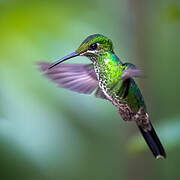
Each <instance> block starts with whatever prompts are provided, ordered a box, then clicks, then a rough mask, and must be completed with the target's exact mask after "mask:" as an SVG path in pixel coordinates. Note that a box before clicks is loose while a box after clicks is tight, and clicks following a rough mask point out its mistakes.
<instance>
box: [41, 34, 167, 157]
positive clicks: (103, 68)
mask: <svg viewBox="0 0 180 180" xmlns="http://www.w3.org/2000/svg"><path fill="white" fill-rule="evenodd" d="M77 56H85V57H87V58H88V59H89V60H90V61H91V63H90V64H65V63H62V62H64V61H67V60H68V59H71V58H74V57H77ZM61 63H62V64H61ZM38 65H39V69H40V70H41V71H42V72H43V74H44V75H45V76H46V77H47V78H49V79H50V80H52V81H53V82H54V83H56V84H58V85H59V86H60V87H61V88H66V89H69V90H72V91H75V92H78V93H83V94H91V93H92V92H95V93H94V95H95V97H97V98H101V99H104V100H108V101H110V102H111V103H112V104H113V105H114V106H115V107H117V108H118V111H119V114H120V116H121V117H122V119H123V120H124V121H129V122H134V123H135V124H136V125H137V127H138V129H139V130H140V132H141V134H142V136H143V137H144V139H145V142H146V143H147V145H148V147H149V148H150V150H151V152H152V153H153V155H154V156H155V158H156V159H158V158H166V152H165V150H164V148H163V146H162V144H161V142H160V140H159V138H158V136H157V134H156V132H155V130H154V128H153V126H152V123H151V121H150V118H149V114H148V112H147V108H146V104H145V102H144V98H143V96H142V94H141V91H140V89H139V87H138V85H137V84H136V82H135V80H134V78H136V77H142V76H143V73H142V71H141V70H140V69H138V68H136V66H135V65H133V64H131V63H128V62H126V63H123V62H122V61H121V60H120V59H119V58H118V56H117V55H116V54H115V52H114V46H113V43H112V41H111V40H110V39H109V38H107V37H106V36H104V35H101V34H94V35H90V36H88V37H87V38H86V39H85V40H84V41H83V42H82V43H81V45H80V46H79V48H78V49H77V50H76V51H75V52H73V53H71V54H69V55H67V56H65V57H63V58H61V59H60V60H58V61H56V62H55V63H49V62H38Z"/></svg>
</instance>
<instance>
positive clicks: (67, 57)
mask: <svg viewBox="0 0 180 180" xmlns="http://www.w3.org/2000/svg"><path fill="white" fill-rule="evenodd" d="M76 56H79V53H77V52H73V53H71V54H69V55H67V56H65V57H63V58H61V59H60V60H58V61H57V62H55V63H53V64H52V65H51V66H50V67H49V68H48V69H51V68H53V67H54V66H56V65H58V64H60V63H62V62H64V61H66V60H68V59H71V58H73V57H76Z"/></svg>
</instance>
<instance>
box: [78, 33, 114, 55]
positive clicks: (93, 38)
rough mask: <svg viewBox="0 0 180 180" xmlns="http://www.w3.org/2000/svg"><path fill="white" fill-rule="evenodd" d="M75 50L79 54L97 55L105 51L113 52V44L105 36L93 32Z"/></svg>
mask: <svg viewBox="0 0 180 180" xmlns="http://www.w3.org/2000/svg"><path fill="white" fill-rule="evenodd" d="M76 52H77V53H79V54H80V55H81V56H87V57H89V56H98V55H101V54H104V53H105V52H113V44H112V41H111V40H110V39H108V38H107V37H105V36H103V35H101V34H94V35H90V36H88V37H87V38H86V39H85V40H84V41H83V42H82V43H81V45H80V46H79V48H78V49H77V50H76Z"/></svg>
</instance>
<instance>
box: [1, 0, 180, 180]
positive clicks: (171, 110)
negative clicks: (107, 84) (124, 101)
mask: <svg viewBox="0 0 180 180" xmlns="http://www.w3.org/2000/svg"><path fill="white" fill-rule="evenodd" d="M94 33H102V34H104V35H106V36H108V37H109V38H111V39H112V40H113V42H114V46H115V51H116V53H117V55H118V56H119V57H120V58H121V59H122V61H124V62H127V61H128V62H131V63H134V64H136V65H137V67H139V68H141V69H143V70H144V71H145V75H146V78H145V79H139V80H137V82H138V85H139V86H140V87H141V89H142V93H143V95H144V97H145V100H146V102H147V106H148V109H149V113H150V115H151V119H152V122H153V124H154V126H155V128H156V130H157V132H158V134H159V136H160V139H161V140H162V142H163V144H164V146H165V148H166V150H167V156H168V157H167V159H166V160H155V159H154V157H153V156H152V154H151V152H150V151H149V150H148V148H147V147H146V145H145V143H144V141H143V139H142V138H141V137H140V136H139V132H138V130H137V128H136V127H135V126H134V124H133V123H125V122H123V121H122V120H121V118H120V116H119V114H118V111H117V109H116V108H114V107H113V106H112V105H111V103H109V102H107V101H103V100H100V99H96V98H94V97H93V95H91V96H87V95H81V94H76V93H74V92H71V91H68V90H64V89H60V88H58V87H57V86H56V85H55V84H53V83H51V82H49V81H48V80H47V79H45V78H44V77H43V76H42V75H41V73H40V72H38V70H37V67H36V65H35V63H36V62H37V61H50V62H54V61H56V60H58V58H60V57H63V56H65V55H67V54H69V53H71V52H73V51H74V50H75V49H76V48H77V47H78V46H79V45H80V43H81V42H82V40H84V38H86V36H88V35H91V34H94ZM179 33H180V2H179V0H176V1H172V0H166V1H163V0H159V1H155V0H154V1H143V0H111V1H104V0H86V1H83V0H76V1H75V0H69V1H67V0H66V1H65V0H59V1H58V0H52V1H42V0H32V1H23V0H16V1H15V0H0V169H1V170H0V179H2V180H10V179H14V180H41V179H42V180H46V179H47V180H60V179H61V180H92V179H97V180H102V179H103V180H109V179H111V180H117V179H121V180H130V179H134V180H136V179H137V180H144V179H146V180H151V179H154V180H156V179H158V180H159V179H164V180H169V179H180V174H179V167H180V112H179V107H180V105H179V102H180V95H179V93H180V83H179V77H180V71H179V69H180V63H179V61H180V50H179V48H180V35H179ZM70 63H89V61H88V59H86V58H82V57H78V58H75V59H73V60H71V62H70Z"/></svg>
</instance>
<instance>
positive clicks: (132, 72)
mask: <svg viewBox="0 0 180 180" xmlns="http://www.w3.org/2000/svg"><path fill="white" fill-rule="evenodd" d="M124 65H125V66H126V67H127V69H126V70H125V71H124V73H123V75H122V80H123V81H124V80H126V79H129V78H135V77H144V75H143V72H142V71H141V70H140V69H137V68H136V66H135V65H133V64H131V63H125V64H124Z"/></svg>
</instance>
